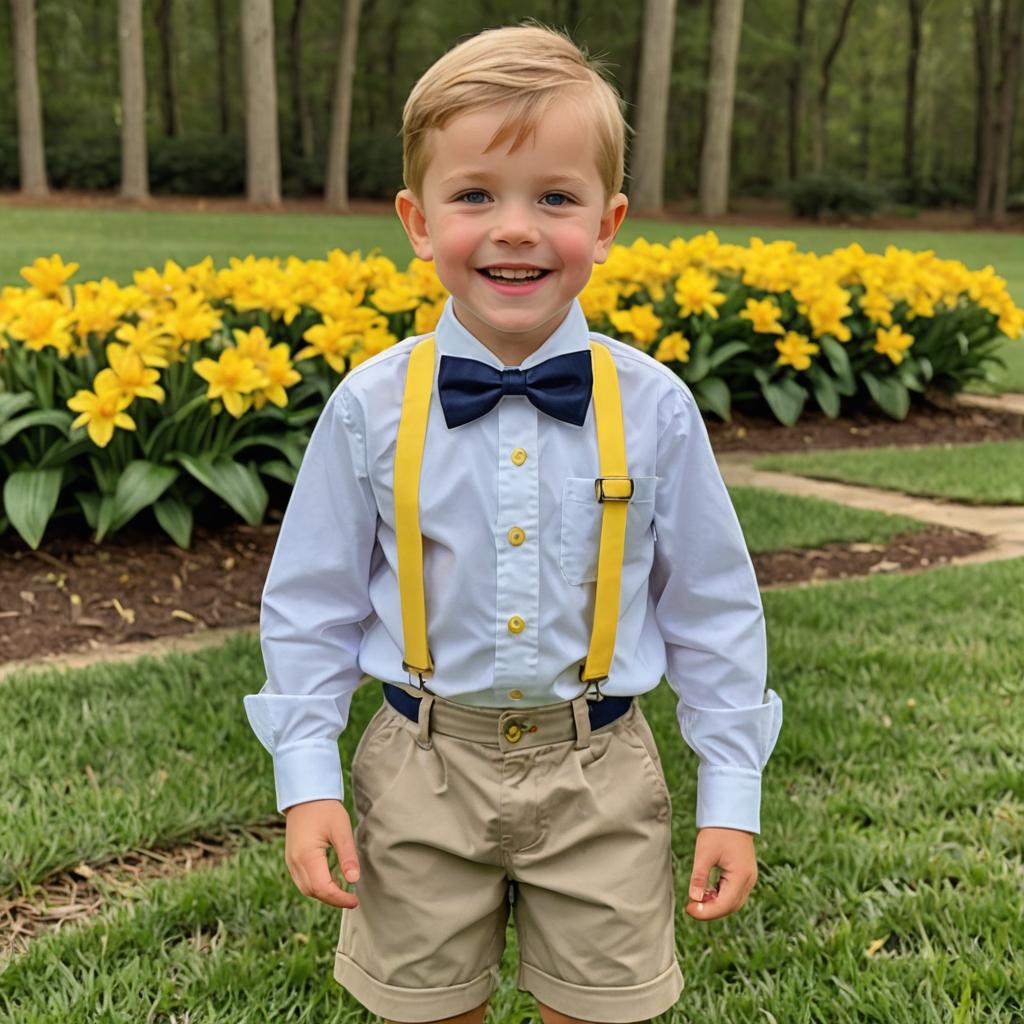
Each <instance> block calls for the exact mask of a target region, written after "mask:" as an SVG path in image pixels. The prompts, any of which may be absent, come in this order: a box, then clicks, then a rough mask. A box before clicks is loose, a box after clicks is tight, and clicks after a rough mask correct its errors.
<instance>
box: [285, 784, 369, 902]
mask: <svg viewBox="0 0 1024 1024" xmlns="http://www.w3.org/2000/svg"><path fill="white" fill-rule="evenodd" d="M284 815H285V839H284V860H285V863H286V864H287V865H288V870H289V872H291V876H292V880H293V881H294V882H295V884H296V885H297V886H298V887H299V891H300V892H301V893H302V894H303V895H305V896H312V897H313V899H315V900H320V902H321V903H326V904H328V905H329V906H332V907H343V908H347V909H350V910H351V909H354V908H356V907H358V906H359V897H358V896H356V894H355V893H354V892H346V890H344V889H342V887H341V886H340V885H338V883H337V882H336V881H335V880H334V878H333V877H332V876H331V868H330V865H329V864H328V863H327V855H326V852H325V851H326V850H327V848H328V847H329V846H333V847H334V852H335V854H337V857H338V863H339V864H340V865H341V870H342V871H343V872H344V873H345V878H346V880H347V881H349V882H357V881H359V859H358V858H357V857H356V844H355V840H354V839H353V838H352V823H351V821H350V820H349V816H348V811H347V810H346V809H345V805H344V804H343V803H342V802H341V801H340V800H308V801H306V802H305V803H301V804H292V805H291V807H286V808H285V812H284Z"/></svg>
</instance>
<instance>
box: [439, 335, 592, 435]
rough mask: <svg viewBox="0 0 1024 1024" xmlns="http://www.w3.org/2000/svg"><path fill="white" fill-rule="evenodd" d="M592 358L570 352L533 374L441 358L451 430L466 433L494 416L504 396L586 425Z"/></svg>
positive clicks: (444, 404)
mask: <svg viewBox="0 0 1024 1024" xmlns="http://www.w3.org/2000/svg"><path fill="white" fill-rule="evenodd" d="M593 383H594V378H593V368H592V365H591V361H590V353H589V352H586V351H581V352H567V353H565V355H561V356H553V357H552V358H551V359H546V360H545V361H544V362H543V363H538V364H537V365H536V366H531V367H530V368H529V369H528V370H518V369H511V370H498V369H496V368H495V367H493V366H491V365H490V363H482V362H480V360H478V359H463V358H462V357H461V356H447V355H442V356H441V364H440V367H439V368H438V371H437V384H438V393H439V395H440V398H441V408H442V409H443V410H444V418H445V422H446V423H447V424H448V427H449V428H451V427H461V426H462V424H463V423H469V422H470V421H471V420H475V419H476V418H477V417H478V416H483V415H484V413H487V412H490V411H491V409H493V408H494V407H495V406H496V405H497V404H498V401H499V400H500V399H501V397H502V395H525V396H526V398H528V399H529V400H530V401H531V402H532V403H533V404H534V405H535V406H536V407H537V408H538V409H540V410H541V412H546V413H547V414H548V415H549V416H554V417H555V418H556V419H560V420H564V421H565V422H566V423H573V424H575V425H576V426H577V427H581V426H582V425H583V421H584V420H585V419H586V418H587V407H588V406H589V405H590V392H591V390H592V388H593Z"/></svg>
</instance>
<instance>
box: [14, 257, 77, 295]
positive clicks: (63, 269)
mask: <svg viewBox="0 0 1024 1024" xmlns="http://www.w3.org/2000/svg"><path fill="white" fill-rule="evenodd" d="M77 269H78V264H77V263H68V264H65V263H64V261H63V260H62V259H61V257H60V256H59V255H58V254H57V253H54V254H53V255H52V256H51V257H50V258H49V259H47V258H46V257H44V256H40V257H38V258H37V259H35V260H33V261H32V265H31V266H28V267H22V268H21V276H22V277H23V278H25V280H26V281H28V283H29V284H30V285H32V287H33V288H36V289H38V291H39V292H40V293H41V294H43V295H53V296H57V297H59V298H61V299H62V300H63V302H64V303H65V305H67V304H68V302H69V301H70V294H69V289H68V287H67V280H68V278H69V277H71V275H72V274H74V272H75V271H76V270H77Z"/></svg>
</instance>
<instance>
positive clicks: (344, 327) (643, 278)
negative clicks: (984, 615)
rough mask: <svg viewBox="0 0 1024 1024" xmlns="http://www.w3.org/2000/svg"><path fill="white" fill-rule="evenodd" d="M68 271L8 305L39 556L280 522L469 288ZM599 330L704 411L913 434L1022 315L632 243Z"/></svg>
mask: <svg viewBox="0 0 1024 1024" xmlns="http://www.w3.org/2000/svg"><path fill="white" fill-rule="evenodd" d="M77 269H78V264H76V263H68V264H65V263H64V262H63V260H62V259H61V257H60V256H56V255H55V256H52V257H50V258H49V259H44V258H40V259H37V260H36V261H35V262H34V263H33V265H32V266H30V267H25V268H24V269H23V270H22V276H23V277H24V278H25V280H26V281H27V282H28V287H26V288H16V287H7V288H4V289H3V290H2V292H0V472H2V473H3V477H4V479H3V487H2V494H0V500H2V506H0V533H2V532H3V531H4V530H6V529H8V528H9V527H12V528H13V529H14V530H16V531H17V533H18V534H19V536H20V537H21V538H22V539H23V540H24V541H25V543H26V544H28V545H30V546H31V547H33V548H36V547H38V545H39V542H40V540H41V539H42V536H43V533H44V532H45V530H46V527H47V524H48V523H49V522H50V521H51V520H52V519H53V518H54V517H56V516H70V517H73V518H77V517H84V519H85V521H86V522H87V523H88V525H89V527H90V529H91V530H93V531H94V536H95V539H96V540H97V541H101V540H103V538H104V537H107V536H110V535H111V534H113V533H115V532H116V531H117V530H118V529H120V528H121V527H123V526H124V525H125V524H126V523H128V522H129V521H131V520H132V519H133V518H134V517H135V516H136V515H138V514H139V513H140V512H142V511H143V510H144V509H152V513H153V515H154V516H155V518H156V521H157V522H158V523H159V525H160V527H161V528H162V529H163V530H164V531H165V532H166V533H167V534H168V535H169V536H170V537H171V538H172V539H173V540H174V541H175V543H177V544H179V545H180V546H181V547H188V545H189V543H190V538H191V534H192V529H193V523H194V516H195V511H196V508H197V506H198V505H199V504H200V503H201V502H203V501H204V500H209V499H210V497H211V496H216V497H217V498H219V499H221V500H222V501H223V502H225V503H226V504H227V505H229V506H230V507H231V508H232V509H233V510H234V511H235V512H236V513H237V514H238V515H239V516H240V517H241V518H242V519H244V520H245V521H246V522H248V523H250V524H253V525H255V524H257V523H259V522H261V521H262V519H263V517H264V513H265V511H266V507H267V501H268V492H267V483H268V482H269V481H275V480H276V481H280V482H281V483H283V484H284V485H286V486H290V485H291V484H292V483H293V482H294V480H295V474H296V472H297V470H298V467H299V464H300V462H301V459H302V452H303V449H304V446H305V442H306V440H307V439H308V436H309V433H310V431H311V429H312V425H313V423H314V422H315V421H316V418H317V416H318V415H319V412H320V410H321V409H322V407H323V404H324V402H325V401H326V400H327V398H328V397H329V395H330V394H331V392H332V391H333V389H334V388H335V387H336V386H337V384H338V382H339V381H340V380H341V379H342V377H343V376H344V375H345V373H346V372H347V371H348V370H349V369H351V368H352V367H353V366H356V365H358V364H359V363H361V362H363V361H364V360H366V359H369V358H371V357H372V356H373V355H375V354H377V353H378V352H381V351H383V350H384V349H386V348H388V347H389V346H391V345H393V344H395V343H396V342H397V341H399V340H400V339H402V338H404V337H407V336H410V335H414V334H422V333H426V332H428V331H430V330H432V329H433V327H434V326H435V324H436V322H437V318H438V316H439V315H440V311H441V308H442V306H443V304H444V301H445V299H446V298H447V293H446V292H445V289H444V287H443V286H442V284H441V282H440V281H439V280H438V278H437V275H436V273H435V272H434V268H433V264H431V263H426V262H423V261H421V260H415V259H414V260H412V261H411V262H410V264H409V265H408V267H407V268H406V270H405V271H404V272H403V271H400V270H399V269H398V268H397V267H396V265H395V264H394V263H393V262H392V261H391V260H389V259H387V258H385V257H383V256H380V255H378V254H376V253H371V254H370V255H368V256H366V257H364V256H362V254H361V253H360V252H359V251H355V252H353V253H343V252H341V251H338V250H334V251H332V252H331V253H329V254H328V256H327V258H326V259H323V260H305V261H304V260H299V259H297V258H294V257H291V258H289V259H287V260H279V259H268V258H263V259H257V258H254V257H251V256H250V257H247V258H246V259H232V260H231V261H230V265H229V266H228V267H225V268H221V269H217V268H215V267H214V266H213V263H212V260H211V259H206V260H203V261H202V262H201V263H198V264H196V265H194V266H191V267H187V268H181V267H179V266H178V265H177V264H175V263H173V262H170V261H169V262H168V263H167V264H166V265H165V267H164V269H163V271H162V272H161V271H158V270H156V269H155V268H152V267H150V268H147V269H146V270H142V271H138V272H137V273H136V274H135V275H134V281H133V283H132V284H131V285H127V286H124V287H122V286H119V285H118V284H117V283H116V282H114V281H112V280H110V279H109V278H104V279H102V280H100V281H89V282H85V283H82V284H75V285H74V286H71V285H70V284H69V283H68V282H69V279H70V278H71V277H72V276H73V274H74V272H75V271H76V270H77ZM580 301H581V304H582V306H583V309H584V312H585V313H586V315H587V318H588V320H589V322H590V324H591V327H592V328H593V329H594V330H596V331H600V332H602V333H607V334H609V335H612V336H615V337H619V338H622V339H623V340H625V341H627V342H630V343H632V344H634V345H636V346H637V347H638V348H641V349H644V350H645V351H649V352H650V354H651V355H652V356H654V358H656V359H658V360H659V361H661V362H664V363H666V364H667V365H668V366H669V367H671V368H672V369H673V370H674V371H675V372H676V373H678V374H679V376H680V377H681V378H682V379H683V380H684V381H685V382H686V383H687V385H688V386H689V387H690V388H691V389H692V391H693V393H694V396H695V397H696V399H697V402H698V403H699V405H700V406H701V408H702V409H703V410H705V411H711V412H714V413H715V414H716V415H718V416H720V417H721V418H722V419H726V420H727V419H729V418H730V416H731V411H732V406H733V403H738V402H744V403H747V404H748V405H749V404H750V403H758V402H761V403H766V404H767V407H768V408H769V409H770V410H771V412H772V413H773V414H774V416H775V417H776V419H778V420H779V421H780V422H781V423H784V424H787V425H792V424H793V423H795V422H797V420H798V419H799V417H800V415H801V413H802V412H803V410H804V407H805V403H806V401H807V399H808V398H809V397H811V396H813V397H814V400H815V401H816V403H817V404H818V406H819V407H820V408H821V409H822V410H823V412H824V413H825V414H826V415H827V416H829V417H832V418H834V417H837V416H838V415H839V414H840V411H841V401H842V398H848V399H850V400H851V401H852V402H854V403H856V402H857V401H859V400H862V399H864V398H866V397H868V396H869V397H870V400H871V401H873V402H874V403H875V404H877V405H878V406H879V407H880V408H882V409H883V410H884V411H885V412H886V413H887V414H888V415H889V416H891V417H893V418H894V419H902V418H904V417H905V416H906V414H907V411H908V409H909V406H910V395H911V392H919V393H924V392H925V391H926V389H928V388H936V389H939V390H942V391H947V392H955V391H958V390H960V389H962V388H963V387H964V386H965V385H966V384H968V383H969V382H971V381H973V380H977V379H982V378H986V377H987V375H988V374H989V373H990V368H991V364H993V363H998V362H999V360H998V358H997V357H996V356H995V354H994V350H995V349H996V347H997V346H998V345H999V344H1001V340H1002V337H1003V336H1005V337H1008V338H1018V337H1020V336H1021V335H1022V333H1024V312H1022V311H1021V310H1020V309H1018V308H1017V307H1016V306H1015V305H1014V304H1013V302H1012V301H1011V300H1010V298H1009V295H1008V293H1007V291H1006V285H1005V281H1003V279H1002V278H1000V277H998V276H996V275H995V272H994V270H993V268H992V267H990V266H989V267H986V268H985V269H984V270H982V271H970V270H968V269H967V268H966V267H964V265H963V264H962V263H959V262H958V261H950V260H939V259H936V258H935V256H934V254H933V253H932V252H930V251H929V252H925V253H911V252H907V251H905V250H897V249H895V248H893V247H890V248H889V249H887V250H886V253H885V254H884V255H874V254H869V253H865V252H864V251H863V249H861V247H860V246H859V245H852V246H849V247H847V248H845V249H840V250H836V251H835V252H833V253H830V254H828V255H825V256H817V255H815V254H813V253H799V252H797V251H796V247H795V245H794V243H792V242H774V243H771V244H768V245H766V244H764V243H763V242H761V240H760V239H757V238H753V239H751V244H750V246H749V247H744V246H738V245H727V244H722V243H720V242H719V241H718V239H717V237H716V236H715V235H714V233H713V232H708V233H707V234H705V235H700V236H697V237H695V238H693V239H690V240H688V241H687V240H684V239H675V240H673V241H672V242H671V243H670V244H669V245H661V244H650V243H648V242H646V241H644V240H639V241H637V242H635V243H634V244H633V245H632V246H629V247H626V246H621V245H620V246H615V247H614V248H613V250H612V253H611V255H610V258H609V259H608V261H607V262H606V263H604V264H601V265H599V266H596V267H595V268H594V273H593V276H592V277H591V280H590V282H589V284H588V285H587V287H586V289H584V291H583V293H582V294H581V296H580Z"/></svg>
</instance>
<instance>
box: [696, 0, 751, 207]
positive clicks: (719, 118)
mask: <svg viewBox="0 0 1024 1024" xmlns="http://www.w3.org/2000/svg"><path fill="white" fill-rule="evenodd" d="M714 8H715V14H714V27H713V29H712V33H711V47H710V53H711V74H710V77H709V78H708V95H707V104H706V106H705V111H706V113H705V117H704V145H703V146H702V148H701V154H700V186H699V198H700V211H701V213H703V214H704V215H705V216H711V217H715V216H719V215H721V214H723V213H725V212H726V209H727V208H728V205H729V155H730V146H731V141H732V114H733V107H734V103H735V96H736V62H737V59H738V57H739V49H740V31H741V29H742V27H743V0H717V2H716V3H715V5H714Z"/></svg>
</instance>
